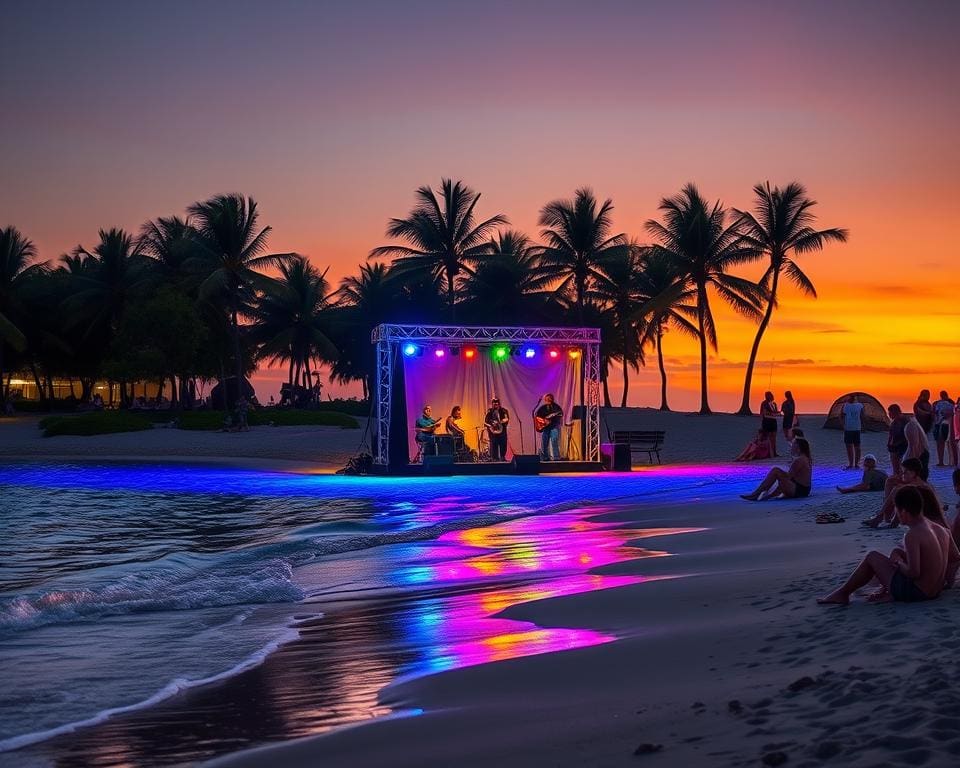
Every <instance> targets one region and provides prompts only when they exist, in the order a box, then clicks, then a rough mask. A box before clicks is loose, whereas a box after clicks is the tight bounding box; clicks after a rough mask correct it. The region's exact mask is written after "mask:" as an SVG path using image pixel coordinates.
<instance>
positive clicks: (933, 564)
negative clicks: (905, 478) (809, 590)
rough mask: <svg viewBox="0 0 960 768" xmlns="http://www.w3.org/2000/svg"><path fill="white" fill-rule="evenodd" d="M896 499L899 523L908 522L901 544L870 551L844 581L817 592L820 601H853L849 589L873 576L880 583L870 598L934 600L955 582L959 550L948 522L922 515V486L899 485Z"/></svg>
mask: <svg viewBox="0 0 960 768" xmlns="http://www.w3.org/2000/svg"><path fill="white" fill-rule="evenodd" d="M894 505H895V507H896V510H897V517H898V518H899V520H900V523H902V524H903V525H906V526H907V533H906V535H905V536H904V537H903V543H904V547H903V549H902V550H901V549H895V550H894V551H893V554H892V555H891V556H890V557H887V556H886V555H884V554H882V553H880V552H877V551H876V550H874V551H873V552H870V553H868V554H867V556H866V557H865V558H864V559H863V560H862V561H861V563H860V565H858V566H857V568H856V570H854V572H853V573H852V574H851V575H850V578H848V579H847V580H846V582H845V583H844V584H843V586H841V587H840V588H839V589H835V590H834V591H833V592H831V593H830V594H828V595H824V596H823V597H820V598H818V599H817V602H818V603H820V604H821V605H831V604H832V605H849V603H850V595H852V594H853V593H854V592H856V591H857V590H858V589H862V588H863V587H865V586H867V584H869V583H870V582H871V581H873V579H874V578H876V579H877V581H879V582H880V585H881V589H880V591H879V592H877V593H875V594H874V595H871V596H870V600H871V602H890V601H894V600H896V601H898V602H902V603H919V602H922V601H924V600H933V599H934V598H936V597H939V596H940V593H941V592H942V591H943V589H944V587H945V586H946V585H947V584H948V583H949V584H952V583H953V579H954V577H955V576H956V572H957V566H958V564H960V550H958V549H957V545H956V543H954V541H953V537H952V536H951V535H950V532H949V531H948V530H947V529H946V528H944V527H942V526H940V525H936V524H935V523H931V522H930V521H929V520H928V519H927V518H926V517H924V515H923V499H922V497H921V496H920V492H919V491H918V490H917V489H916V488H913V487H910V486H907V487H904V488H901V489H900V490H898V491H897V495H896V498H895V500H894Z"/></svg>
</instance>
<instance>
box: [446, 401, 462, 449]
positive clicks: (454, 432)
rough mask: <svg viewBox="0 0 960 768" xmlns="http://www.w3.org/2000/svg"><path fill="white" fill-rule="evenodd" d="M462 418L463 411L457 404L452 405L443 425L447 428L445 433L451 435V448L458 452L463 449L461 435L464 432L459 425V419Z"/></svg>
mask: <svg viewBox="0 0 960 768" xmlns="http://www.w3.org/2000/svg"><path fill="white" fill-rule="evenodd" d="M461 418H463V413H462V411H461V409H460V406H459V405H455V406H453V408H452V409H451V410H450V415H449V416H447V419H446V421H445V422H444V426H445V427H446V429H447V434H448V435H450V436H451V437H453V450H454V453H458V452H459V451H462V450H463V437H464V435H465V434H466V432H465V431H464V429H463V427H461V426H460V419H461Z"/></svg>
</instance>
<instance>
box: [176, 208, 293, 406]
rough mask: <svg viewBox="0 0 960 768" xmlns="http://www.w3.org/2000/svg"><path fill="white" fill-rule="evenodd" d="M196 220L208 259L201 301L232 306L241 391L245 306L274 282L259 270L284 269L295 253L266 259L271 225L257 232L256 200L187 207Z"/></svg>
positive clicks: (203, 259) (204, 258)
mask: <svg viewBox="0 0 960 768" xmlns="http://www.w3.org/2000/svg"><path fill="white" fill-rule="evenodd" d="M187 212H188V214H189V215H190V216H191V217H192V218H193V220H194V222H195V228H196V231H197V234H198V242H199V244H200V245H201V247H202V252H203V255H202V256H201V257H199V258H198V259H197V262H199V263H198V264H194V263H191V262H193V260H191V262H188V267H189V268H193V267H194V266H202V268H203V272H204V274H205V277H204V280H203V282H202V283H201V284H200V287H199V294H200V298H201V299H214V298H223V299H224V300H225V301H226V303H227V307H228V312H229V318H230V328H231V331H232V335H233V357H234V365H235V373H236V377H237V392H242V391H243V390H242V387H243V357H242V355H241V353H240V322H239V315H240V314H241V306H242V304H243V300H244V298H245V296H246V295H247V294H248V293H249V292H250V291H256V290H268V289H269V288H270V287H271V286H272V285H273V281H272V280H271V279H270V278H268V277H266V276H265V275H263V274H261V273H260V272H259V271H258V270H260V269H262V268H264V267H271V266H281V265H282V264H284V263H285V262H286V261H288V260H289V259H291V258H292V257H293V254H289V253H288V254H269V255H263V251H264V250H265V249H266V247H267V237H268V236H269V234H270V227H264V228H263V229H261V230H259V231H257V219H258V218H259V213H258V212H257V203H256V201H255V200H254V199H253V198H252V197H247V198H245V197H244V196H243V195H238V194H229V195H217V196H216V197H212V198H210V199H209V200H206V201H204V202H202V203H194V204H193V205H191V206H190V207H189V208H188V209H187Z"/></svg>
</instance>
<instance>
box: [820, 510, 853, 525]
mask: <svg viewBox="0 0 960 768" xmlns="http://www.w3.org/2000/svg"><path fill="white" fill-rule="evenodd" d="M816 522H817V523H818V524H820V525H827V524H829V523H845V522H847V518H845V517H841V516H840V515H838V514H837V513H836V512H821V513H820V514H819V515H817V517H816Z"/></svg>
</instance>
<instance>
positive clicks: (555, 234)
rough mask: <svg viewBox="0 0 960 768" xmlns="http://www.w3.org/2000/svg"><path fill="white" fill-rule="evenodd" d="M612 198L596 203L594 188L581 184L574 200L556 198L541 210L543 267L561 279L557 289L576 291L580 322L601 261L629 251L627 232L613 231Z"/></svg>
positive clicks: (598, 273) (559, 291) (575, 298)
mask: <svg viewBox="0 0 960 768" xmlns="http://www.w3.org/2000/svg"><path fill="white" fill-rule="evenodd" d="M612 212H613V201H612V200H610V199H607V200H604V201H603V203H602V204H600V205H599V206H598V205H597V199H596V197H594V194H593V191H592V190H590V189H589V188H587V187H582V188H580V189H578V190H576V192H575V193H574V196H573V199H572V200H553V201H552V202H549V203H547V204H546V205H545V206H544V207H543V208H542V209H541V210H540V219H539V222H538V223H539V224H540V226H541V227H543V229H542V230H541V231H540V236H541V238H542V239H543V241H544V243H545V245H544V247H543V248H542V250H541V252H540V257H541V261H542V263H543V268H544V270H549V271H550V272H552V274H553V276H554V277H555V278H557V279H560V284H559V285H558V286H557V292H558V293H563V292H567V291H571V290H572V292H573V296H574V303H575V306H576V308H577V321H578V322H579V323H580V324H581V325H582V324H583V320H584V311H583V308H584V300H585V298H586V296H587V290H588V289H589V287H590V284H591V283H592V281H593V280H594V279H596V278H597V277H599V276H601V264H602V263H603V262H604V261H605V260H608V259H612V258H614V257H616V256H617V255H618V254H621V255H622V254H624V253H627V252H628V251H629V244H628V242H627V237H626V235H624V234H622V233H621V234H615V235H613V234H611V233H610V232H611V229H612V220H611V214H612Z"/></svg>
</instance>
